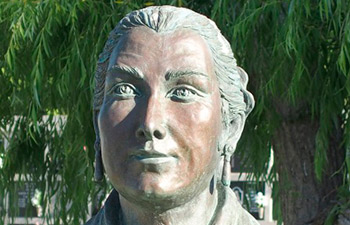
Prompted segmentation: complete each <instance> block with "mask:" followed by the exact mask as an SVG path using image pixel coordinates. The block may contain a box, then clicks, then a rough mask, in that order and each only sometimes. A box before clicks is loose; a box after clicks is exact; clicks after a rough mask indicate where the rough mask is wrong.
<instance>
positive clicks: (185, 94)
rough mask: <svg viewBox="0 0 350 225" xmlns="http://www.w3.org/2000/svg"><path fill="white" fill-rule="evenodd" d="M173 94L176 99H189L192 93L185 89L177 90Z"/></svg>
mask: <svg viewBox="0 0 350 225" xmlns="http://www.w3.org/2000/svg"><path fill="white" fill-rule="evenodd" d="M174 94H175V95H176V96H178V97H182V98H186V97H189V96H190V95H193V94H194V93H192V92H191V91H190V90H188V89H186V88H179V89H176V90H175V93H174Z"/></svg>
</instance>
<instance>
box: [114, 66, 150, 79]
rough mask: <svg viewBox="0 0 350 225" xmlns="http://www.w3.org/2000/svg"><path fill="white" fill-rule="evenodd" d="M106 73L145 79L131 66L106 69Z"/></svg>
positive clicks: (138, 70) (137, 69) (139, 71)
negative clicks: (118, 73) (117, 73)
mask: <svg viewBox="0 0 350 225" xmlns="http://www.w3.org/2000/svg"><path fill="white" fill-rule="evenodd" d="M108 72H120V73H124V74H127V75H131V76H132V77H134V78H136V79H141V80H142V79H144V77H145V76H144V75H143V73H142V72H141V70H140V69H139V68H137V67H131V66H121V65H114V66H112V67H111V68H110V69H108Z"/></svg>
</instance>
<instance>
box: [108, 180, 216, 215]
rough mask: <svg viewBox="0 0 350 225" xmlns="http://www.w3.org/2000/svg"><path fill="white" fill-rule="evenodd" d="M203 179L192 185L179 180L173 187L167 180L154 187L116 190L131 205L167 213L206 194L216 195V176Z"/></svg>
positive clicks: (128, 187)
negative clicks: (166, 211) (214, 191)
mask: <svg viewBox="0 0 350 225" xmlns="http://www.w3.org/2000/svg"><path fill="white" fill-rule="evenodd" d="M210 177H211V178H210ZM201 178H202V179H200V180H197V181H193V182H191V183H190V184H183V183H180V182H178V180H177V183H175V184H174V185H171V183H170V182H169V179H167V180H166V181H164V182H163V183H156V184H155V183H153V184H152V186H142V185H132V186H127V187H124V188H123V187H118V186H115V189H116V191H117V192H118V193H119V195H120V196H121V197H122V198H124V200H126V201H128V202H130V203H131V204H134V205H137V206H138V207H142V208H145V209H152V210H155V209H161V210H163V211H165V210H169V209H172V208H176V207H179V206H182V205H185V204H187V203H188V202H191V200H192V199H194V198H196V197H197V196H199V195H201V194H204V192H206V194H209V195H212V194H214V193H213V190H214V189H215V188H214V186H215V185H216V181H215V179H214V175H212V174H211V175H210V176H207V178H206V179H205V178H204V177H201ZM208 184H209V185H208Z"/></svg>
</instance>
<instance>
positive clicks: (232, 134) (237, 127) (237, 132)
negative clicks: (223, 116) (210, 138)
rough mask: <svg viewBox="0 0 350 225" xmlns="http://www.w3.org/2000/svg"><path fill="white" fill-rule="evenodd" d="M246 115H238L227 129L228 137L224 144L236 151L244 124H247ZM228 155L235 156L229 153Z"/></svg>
mask: <svg viewBox="0 0 350 225" xmlns="http://www.w3.org/2000/svg"><path fill="white" fill-rule="evenodd" d="M245 119H246V115H245V114H244V113H243V112H242V113H236V114H235V115H234V117H233V119H232V120H231V121H230V123H229V124H228V127H227V130H226V132H227V136H226V140H225V141H224V143H225V144H226V145H228V146H230V147H231V149H232V150H233V151H234V150H235V149H236V146H237V142H238V140H239V138H240V137H241V135H242V132H243V128H244V124H245ZM227 154H231V155H232V154H233V152H228V153H227Z"/></svg>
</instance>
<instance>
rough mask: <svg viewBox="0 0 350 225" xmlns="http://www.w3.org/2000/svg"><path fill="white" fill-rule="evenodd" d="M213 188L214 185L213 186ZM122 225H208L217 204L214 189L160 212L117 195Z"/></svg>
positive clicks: (215, 190) (216, 193)
mask: <svg viewBox="0 0 350 225" xmlns="http://www.w3.org/2000/svg"><path fill="white" fill-rule="evenodd" d="M214 186H215V185H214ZM119 199H120V205H121V209H122V218H123V219H122V220H123V223H122V224H123V225H179V224H181V225H193V224H196V225H208V224H209V223H210V221H211V220H212V218H213V217H214V214H215V210H216V206H217V204H218V192H217V189H216V187H215V188H214V190H213V191H212V192H210V190H209V188H208V189H205V190H204V191H203V192H202V193H200V194H199V195H197V196H195V197H194V198H192V199H191V200H190V201H189V202H187V203H186V204H183V205H181V206H178V207H175V208H171V209H167V210H164V211H160V210H159V208H157V207H154V208H151V207H140V206H139V205H137V204H134V203H131V202H130V201H128V200H126V199H125V198H123V197H122V196H121V195H119Z"/></svg>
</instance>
